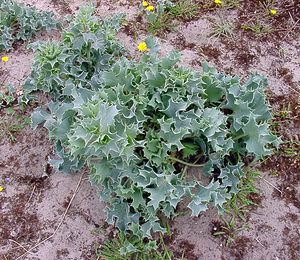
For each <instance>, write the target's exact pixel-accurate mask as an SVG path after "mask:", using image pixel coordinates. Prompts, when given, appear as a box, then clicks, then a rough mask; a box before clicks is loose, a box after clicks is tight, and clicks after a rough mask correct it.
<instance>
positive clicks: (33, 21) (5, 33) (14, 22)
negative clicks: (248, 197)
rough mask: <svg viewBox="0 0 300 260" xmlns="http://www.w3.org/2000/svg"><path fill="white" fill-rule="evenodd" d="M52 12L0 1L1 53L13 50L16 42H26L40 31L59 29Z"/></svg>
mask: <svg viewBox="0 0 300 260" xmlns="http://www.w3.org/2000/svg"><path fill="white" fill-rule="evenodd" d="M57 26H58V23H57V22H56V21H55V20H54V19H53V13H52V12H40V11H37V10H36V9H35V8H34V7H27V6H25V5H23V4H19V3H16V2H14V1H11V0H1V1H0V52H2V51H5V50H9V49H11V48H12V45H13V43H14V42H16V41H19V40H22V41H26V40H28V39H30V38H32V37H33V36H34V35H35V34H36V33H37V32H38V31H40V30H43V29H46V30H48V31H49V30H51V29H55V28H57Z"/></svg>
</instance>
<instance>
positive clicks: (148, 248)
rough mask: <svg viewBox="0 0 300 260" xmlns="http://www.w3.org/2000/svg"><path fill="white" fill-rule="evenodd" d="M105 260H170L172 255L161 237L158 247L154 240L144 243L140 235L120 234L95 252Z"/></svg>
mask: <svg viewBox="0 0 300 260" xmlns="http://www.w3.org/2000/svg"><path fill="white" fill-rule="evenodd" d="M96 254H97V256H100V257H102V258H101V259H105V260H148V259H153V260H172V256H173V255H172V253H171V251H170V250H169V249H168V248H167V247H166V245H165V243H164V241H163V238H162V236H161V237H160V242H159V245H157V243H156V241H155V240H150V241H144V240H143V239H141V234H140V235H139V234H131V235H129V236H128V235H127V236H126V235H125V234H124V232H120V233H119V234H118V235H117V237H116V238H113V239H110V240H107V241H106V242H105V243H104V245H103V246H101V247H100V248H99V249H97V251H96Z"/></svg>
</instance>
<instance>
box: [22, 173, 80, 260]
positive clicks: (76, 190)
mask: <svg viewBox="0 0 300 260" xmlns="http://www.w3.org/2000/svg"><path fill="white" fill-rule="evenodd" d="M83 175H84V172H83V173H82V174H81V176H80V179H79V181H78V183H77V186H76V189H75V191H74V193H73V196H72V198H71V200H70V202H69V204H68V207H67V208H66V210H65V212H64V214H63V216H62V219H61V221H60V222H59V224H58V226H57V227H56V229H55V230H54V232H53V233H52V234H51V235H50V236H48V237H47V238H45V239H44V240H42V241H41V242H39V243H37V244H36V245H34V246H33V247H31V248H29V249H28V250H27V251H26V253H24V254H22V255H20V256H19V257H18V258H16V260H18V259H21V258H22V257H24V256H25V255H26V254H28V253H30V252H31V251H32V250H33V249H35V248H37V247H38V246H40V245H41V244H43V243H45V242H46V241H48V240H49V239H51V238H52V237H54V236H55V234H56V233H57V231H58V230H59V228H60V227H61V225H62V224H63V222H64V220H65V218H66V215H67V213H68V211H69V209H70V207H71V204H72V202H73V200H74V198H75V196H76V194H77V192H78V189H79V187H80V184H81V182H82V179H83Z"/></svg>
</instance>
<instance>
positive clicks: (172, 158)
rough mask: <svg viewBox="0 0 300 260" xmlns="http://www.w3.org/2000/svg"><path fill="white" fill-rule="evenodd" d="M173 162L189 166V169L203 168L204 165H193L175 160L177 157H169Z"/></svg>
mask: <svg viewBox="0 0 300 260" xmlns="http://www.w3.org/2000/svg"><path fill="white" fill-rule="evenodd" d="M169 158H170V159H171V160H172V161H175V162H179V163H181V164H183V165H186V166H189V167H202V166H203V165H204V164H193V163H188V162H185V161H182V160H180V159H178V158H175V157H172V156H170V157H169Z"/></svg>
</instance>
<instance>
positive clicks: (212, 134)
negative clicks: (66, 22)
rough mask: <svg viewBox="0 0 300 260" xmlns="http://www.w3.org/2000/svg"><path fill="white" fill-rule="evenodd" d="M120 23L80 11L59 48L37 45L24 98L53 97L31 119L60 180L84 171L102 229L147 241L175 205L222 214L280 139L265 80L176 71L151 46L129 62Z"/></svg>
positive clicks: (173, 58)
mask: <svg viewBox="0 0 300 260" xmlns="http://www.w3.org/2000/svg"><path fill="white" fill-rule="evenodd" d="M121 23H122V19H121V16H117V17H114V18H111V19H108V20H105V21H98V20H97V19H96V18H95V17H94V16H93V9H92V8H91V7H87V8H84V9H81V10H80V11H79V13H78V14H77V16H76V18H75V20H74V22H73V23H72V24H71V26H70V28H69V29H68V30H66V31H65V32H64V33H63V38H62V40H61V41H59V42H46V43H40V44H38V45H37V46H35V50H36V57H35V63H34V65H33V69H32V73H31V75H30V76H29V78H28V80H27V82H26V84H25V86H24V92H25V96H26V95H29V93H31V92H33V91H42V92H44V93H47V94H48V95H49V96H50V97H51V98H52V101H51V102H50V103H49V104H48V105H47V108H37V109H36V110H35V111H34V113H33V115H32V125H33V127H34V128H36V127H37V126H38V125H43V126H44V127H45V128H47V129H48V131H49V135H50V138H51V140H53V142H54V143H55V154H56V156H55V157H54V158H51V160H50V163H51V164H52V165H54V166H55V167H56V168H57V169H59V170H61V171H65V172H71V171H74V170H79V169H81V168H82V167H84V166H88V167H89V169H90V179H91V181H92V182H93V183H94V184H95V185H100V186H101V188H102V189H101V198H102V200H104V201H105V202H106V203H107V208H106V213H107V222H108V223H110V224H113V225H114V226H116V227H117V228H118V229H120V230H122V231H126V232H132V233H135V234H140V236H141V237H151V236H152V234H153V232H157V231H160V232H164V231H165V228H164V227H163V226H162V225H161V216H166V217H169V218H172V217H174V216H176V214H177V211H176V209H177V207H178V205H179V204H180V203H181V202H182V201H183V200H188V201H189V204H188V208H189V209H190V210H191V214H192V215H193V216H198V215H199V214H201V213H202V212H204V211H205V210H207V209H208V207H210V206H214V207H216V208H217V209H218V210H220V211H222V210H223V205H224V203H225V202H226V201H227V200H228V199H229V198H231V196H232V195H233V194H236V193H237V192H238V183H239V182H240V180H241V178H243V176H244V171H243V165H244V163H243V161H244V159H245V158H246V157H249V158H250V159H252V160H257V159H259V158H261V157H263V156H265V155H268V154H270V153H271V152H272V149H273V148H274V147H277V146H278V144H279V140H278V139H277V137H276V136H274V135H273V134H272V133H271V132H270V130H269V124H268V122H269V120H270V119H271V113H270V110H269V106H268V103H267V100H266V96H265V94H264V89H265V88H266V86H267V80H266V79H265V78H264V77H262V76H260V75H257V74H253V75H250V77H249V79H248V80H247V81H246V82H244V83H242V82H241V81H240V80H239V79H238V78H237V77H232V76H228V75H224V74H223V73H220V72H218V71H217V70H216V69H215V68H213V67H211V66H209V64H208V63H206V62H204V63H203V68H202V71H195V70H193V69H189V68H185V67H180V66H179V65H177V62H178V61H179V60H180V55H179V53H177V52H175V51H171V52H170V53H169V55H167V56H165V57H161V56H160V55H159V45H158V43H157V40H156V39H154V38H148V39H146V40H145V42H146V45H147V48H148V52H145V53H144V55H142V57H141V58H140V59H139V60H138V61H135V60H132V59H128V58H127V57H126V52H125V50H124V48H123V47H122V45H121V44H120V43H119V42H118V41H117V40H116V38H115V34H116V31H117V30H118V29H119V28H120V26H121ZM189 166H191V167H197V168H196V169H198V170H197V173H192V172H191V171H189V170H188V169H187V168H188V167H189Z"/></svg>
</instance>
